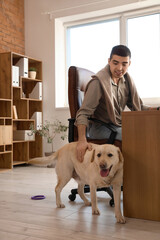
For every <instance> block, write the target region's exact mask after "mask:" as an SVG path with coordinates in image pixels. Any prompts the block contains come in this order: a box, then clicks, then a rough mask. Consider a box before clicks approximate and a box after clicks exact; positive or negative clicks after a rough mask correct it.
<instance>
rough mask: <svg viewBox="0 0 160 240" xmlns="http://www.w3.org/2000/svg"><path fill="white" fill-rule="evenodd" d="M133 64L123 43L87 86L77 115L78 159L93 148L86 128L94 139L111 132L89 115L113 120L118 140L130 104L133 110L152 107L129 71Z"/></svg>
mask: <svg viewBox="0 0 160 240" xmlns="http://www.w3.org/2000/svg"><path fill="white" fill-rule="evenodd" d="M130 64H131V52H130V50H129V48H128V47H126V46H124V45H118V46H115V47H113V48H112V51H111V54H110V58H109V59H108V64H107V66H106V67H105V68H103V69H102V70H100V71H99V72H98V73H97V74H96V75H94V76H92V79H91V81H90V82H89V84H88V85H87V87H86V92H85V97H84V101H83V104H82V106H81V108H80V109H79V111H78V112H77V116H76V125H77V128H78V145H77V156H78V159H79V161H83V157H84V154H85V151H86V149H89V150H91V144H89V143H88V142H87V139H86V130H87V134H89V136H90V137H91V138H95V139H103V138H108V137H109V136H110V132H111V131H110V130H109V129H107V128H106V127H104V126H103V125H101V124H99V123H95V122H89V121H88V117H94V118H96V119H98V120H101V121H103V122H106V123H110V124H111V125H112V128H113V129H115V130H116V131H117V136H116V139H118V140H121V139H122V133H121V131H122V128H121V124H122V119H121V112H122V111H123V110H124V108H125V107H126V106H127V107H128V108H129V109H130V110H131V111H139V110H148V109H149V107H147V106H145V105H143V102H142V100H141V99H140V97H139V95H138V93H137V90H136V87H135V84H134V82H133V80H132V78H131V77H130V75H129V74H128V73H127V70H128V67H129V66H130Z"/></svg>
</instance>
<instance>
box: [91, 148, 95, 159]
mask: <svg viewBox="0 0 160 240" xmlns="http://www.w3.org/2000/svg"><path fill="white" fill-rule="evenodd" d="M94 157H95V149H94V150H93V152H92V156H91V162H93V161H94Z"/></svg>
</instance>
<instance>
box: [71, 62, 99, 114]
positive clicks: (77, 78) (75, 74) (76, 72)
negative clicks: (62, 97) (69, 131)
mask: <svg viewBox="0 0 160 240" xmlns="http://www.w3.org/2000/svg"><path fill="white" fill-rule="evenodd" d="M92 75H94V72H91V71H89V70H87V69H85V68H79V67H75V66H71V67H70V68H69V71H68V81H69V82H68V98H69V108H70V114H71V118H75V117H76V113H77V111H78V109H79V108H80V106H81V105H82V101H83V98H84V92H85V88H86V85H87V84H88V82H89V81H90V80H91V76H92Z"/></svg>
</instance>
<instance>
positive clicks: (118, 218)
mask: <svg viewBox="0 0 160 240" xmlns="http://www.w3.org/2000/svg"><path fill="white" fill-rule="evenodd" d="M116 219H117V223H122V224H124V223H126V220H125V218H124V217H123V216H120V217H116Z"/></svg>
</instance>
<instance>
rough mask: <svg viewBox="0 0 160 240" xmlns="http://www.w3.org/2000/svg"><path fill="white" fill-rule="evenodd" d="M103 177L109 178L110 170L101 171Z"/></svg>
mask: <svg viewBox="0 0 160 240" xmlns="http://www.w3.org/2000/svg"><path fill="white" fill-rule="evenodd" d="M100 174H101V177H107V176H108V174H109V169H104V170H101V171H100Z"/></svg>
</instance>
